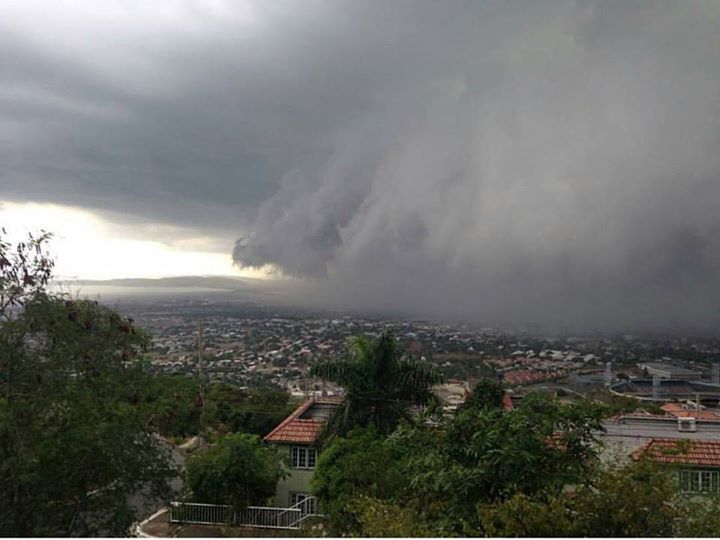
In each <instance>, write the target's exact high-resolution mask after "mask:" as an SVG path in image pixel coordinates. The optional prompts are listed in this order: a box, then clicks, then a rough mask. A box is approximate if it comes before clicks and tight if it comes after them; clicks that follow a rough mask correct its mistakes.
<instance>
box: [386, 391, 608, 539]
mask: <svg viewBox="0 0 720 540" xmlns="http://www.w3.org/2000/svg"><path fill="white" fill-rule="evenodd" d="M600 418H601V411H600V410H598V409H596V408H594V407H591V406H589V405H587V404H582V405H562V404H560V403H558V402H557V401H555V400H549V399H545V398H541V397H538V396H528V397H527V398H525V400H524V401H523V403H522V404H521V405H520V407H518V408H516V409H514V410H512V411H504V410H503V409H500V408H495V409H493V408H480V409H477V408H474V407H466V408H463V409H461V410H460V411H458V413H457V414H456V416H455V417H454V418H452V419H451V420H449V421H448V422H447V423H446V425H444V426H440V427H437V428H432V427H430V428H414V429H409V430H405V431H404V432H402V431H401V432H399V433H398V434H397V435H396V436H395V437H393V439H392V440H394V442H395V444H397V445H399V446H400V447H402V448H404V449H405V451H406V455H407V459H406V461H405V462H404V464H403V472H404V474H405V475H406V477H407V478H408V479H409V483H410V487H411V488H412V489H411V491H410V493H412V494H413V495H412V497H411V500H409V501H405V502H406V503H407V504H410V505H414V506H415V507H416V508H418V509H420V508H425V509H432V513H433V514H434V517H433V520H432V521H434V523H435V524H436V526H437V527H438V534H442V535H444V534H476V532H477V530H478V528H479V523H478V520H477V514H476V510H475V507H476V505H477V504H479V503H483V502H491V501H498V500H504V499H507V498H510V497H512V496H513V495H514V494H516V493H524V494H528V495H533V494H536V493H555V492H558V491H560V490H561V489H562V488H563V487H564V486H565V485H567V484H572V483H575V482H578V481H580V480H581V479H582V478H583V477H585V476H586V474H587V473H588V471H590V470H591V469H592V466H593V464H594V463H595V457H596V456H595V444H596V438H595V436H596V433H597V432H598V431H599V430H600V429H601V425H600ZM426 513H427V512H426ZM473 531H474V532H473Z"/></svg>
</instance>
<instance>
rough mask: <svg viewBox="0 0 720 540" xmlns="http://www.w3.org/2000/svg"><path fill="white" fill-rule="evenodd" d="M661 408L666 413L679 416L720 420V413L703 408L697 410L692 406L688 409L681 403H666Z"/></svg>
mask: <svg viewBox="0 0 720 540" xmlns="http://www.w3.org/2000/svg"><path fill="white" fill-rule="evenodd" d="M661 408H662V410H663V411H665V412H666V413H669V414H671V415H673V416H675V417H677V418H680V417H686V418H697V419H698V420H711V421H713V420H714V421H716V422H720V414H718V413H716V412H714V411H707V410H702V409H700V410H695V409H691V408H688V409H686V408H684V407H683V406H682V405H680V404H679V403H666V404H665V405H663V406H662V407H661Z"/></svg>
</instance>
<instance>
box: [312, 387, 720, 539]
mask: <svg viewBox="0 0 720 540" xmlns="http://www.w3.org/2000/svg"><path fill="white" fill-rule="evenodd" d="M492 384H493V383H487V382H485V383H482V384H481V385H480V388H478V392H483V394H484V396H480V395H475V396H471V398H470V399H469V400H468V401H467V403H466V405H465V406H464V407H462V408H461V409H460V410H459V411H458V412H457V414H456V415H455V416H453V417H452V418H447V419H444V420H442V421H440V422H435V423H431V422H428V423H424V424H423V423H417V422H416V423H415V424H414V425H403V426H400V427H399V428H398V429H396V430H395V431H394V432H393V433H391V434H390V435H389V436H384V435H381V434H379V433H378V432H377V431H376V430H375V429H373V428H359V429H355V430H352V431H350V432H349V433H348V434H347V435H346V436H344V437H340V438H336V439H334V440H332V441H331V442H330V443H329V444H328V446H327V448H326V449H325V450H324V452H323V453H322V454H321V457H320V459H319V461H318V468H317V471H316V474H315V478H314V489H315V492H316V494H317V496H318V497H319V499H320V501H321V505H322V507H323V508H324V510H325V512H326V513H327V514H328V519H329V522H330V525H331V526H332V532H334V533H335V534H343V535H360V536H531V537H537V536H609V537H617V536H673V535H679V536H698V535H708V534H710V535H712V534H715V532H714V531H717V530H718V529H717V527H718V526H720V517H719V516H720V502H718V501H717V500H715V499H712V498H710V499H704V500H702V501H697V500H689V499H687V498H686V497H682V496H680V495H679V494H678V492H677V486H676V484H675V481H674V477H673V476H672V475H670V474H667V471H664V470H662V469H660V468H658V467H657V466H656V465H653V464H651V463H645V462H639V463H630V464H624V465H623V464H618V465H615V466H608V465H603V464H602V463H601V462H600V460H599V459H598V455H597V450H598V441H597V440H596V438H595V434H596V433H598V432H599V430H600V429H601V426H600V420H601V417H602V415H603V413H604V412H606V411H605V410H604V409H603V408H601V407H598V406H595V405H592V404H589V403H579V404H574V405H565V404H561V403H558V402H557V401H555V400H553V399H550V398H544V397H540V396H530V397H529V398H528V399H526V400H524V401H523V403H522V404H521V405H520V406H519V407H518V408H516V409H514V410H511V411H505V410H503V409H502V407H501V402H500V399H498V397H499V395H498V393H497V389H493V388H491V386H492ZM378 471H381V473H379V472H378Z"/></svg>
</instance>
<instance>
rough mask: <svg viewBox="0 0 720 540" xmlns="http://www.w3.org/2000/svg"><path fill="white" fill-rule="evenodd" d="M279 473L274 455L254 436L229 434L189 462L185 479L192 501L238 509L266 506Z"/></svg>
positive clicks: (279, 468)
mask: <svg viewBox="0 0 720 540" xmlns="http://www.w3.org/2000/svg"><path fill="white" fill-rule="evenodd" d="M281 475H282V469H281V466H280V462H279V460H278V458H277V455H276V454H275V453H274V452H273V451H272V450H270V449H269V448H267V447H265V446H264V445H263V444H262V442H261V441H260V438H259V437H258V436H257V435H250V434H247V433H230V434H228V435H225V436H224V437H222V438H221V439H220V440H219V442H218V443H217V444H216V445H214V446H212V447H210V448H209V449H208V450H207V451H206V452H204V453H203V454H200V455H198V456H194V457H192V458H190V459H189V460H188V462H187V464H186V469H185V479H186V487H187V488H188V489H189V491H190V494H191V497H192V500H194V501H196V502H201V503H210V504H230V505H233V506H236V507H238V508H244V507H245V506H248V505H252V504H266V503H267V502H268V499H269V498H270V497H272V496H273V495H274V493H275V485H276V484H277V481H278V480H279V479H280V478H281Z"/></svg>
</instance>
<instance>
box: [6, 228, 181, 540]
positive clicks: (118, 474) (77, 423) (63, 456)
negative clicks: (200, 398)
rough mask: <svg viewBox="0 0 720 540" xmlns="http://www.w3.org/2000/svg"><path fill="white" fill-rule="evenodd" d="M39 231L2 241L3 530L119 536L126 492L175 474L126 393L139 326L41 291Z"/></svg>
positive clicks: (131, 383) (137, 370)
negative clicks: (12, 242) (17, 241)
mask: <svg viewBox="0 0 720 540" xmlns="http://www.w3.org/2000/svg"><path fill="white" fill-rule="evenodd" d="M47 239H48V236H47V235H43V236H41V237H39V238H34V239H33V238H31V239H30V240H29V241H27V242H24V243H21V244H20V245H19V246H18V247H17V248H16V249H15V251H12V250H11V248H10V246H9V245H8V243H7V242H4V241H0V288H1V290H2V292H1V293H0V296H1V297H2V298H3V300H2V305H0V315H1V320H0V485H2V486H3V489H1V490H0V535H2V536H70V535H81V536H88V535H90V536H92V535H97V534H114V535H124V534H126V531H127V528H128V526H129V525H130V524H131V522H132V521H133V519H134V516H133V513H132V511H131V509H130V507H129V506H128V503H127V499H128V495H129V494H132V493H135V492H137V491H139V490H143V492H145V493H147V494H148V496H156V497H160V496H164V495H165V494H167V489H168V486H167V480H168V478H169V477H170V475H171V474H172V469H171V468H170V466H169V464H168V455H167V452H166V450H165V449H164V447H163V446H162V444H161V443H160V441H159V440H158V439H157V438H156V437H155V436H154V435H153V434H152V433H151V432H150V430H148V429H147V425H146V416H145V415H144V414H143V412H142V410H141V408H140V407H138V406H137V401H136V400H135V399H134V395H135V391H136V389H137V388H138V387H140V386H141V385H142V384H143V383H144V381H145V380H146V376H145V374H144V373H143V371H142V369H141V358H140V354H141V352H142V350H143V348H144V347H145V345H146V344H147V336H146V335H145V334H144V333H143V332H142V331H140V330H139V329H137V328H136V327H135V326H134V325H133V323H132V321H130V320H127V319H124V318H122V317H120V316H119V315H118V314H116V313H115V312H113V311H112V310H109V309H107V308H105V307H103V306H100V305H98V304H97V303H95V302H88V301H75V300H71V299H69V298H67V297H64V296H60V295H53V294H48V293H47V292H46V290H45V285H46V284H47V282H48V279H49V278H50V269H51V268H52V263H51V261H50V260H49V259H48V256H47V253H46V252H45V250H44V243H45V242H46V241H47Z"/></svg>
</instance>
